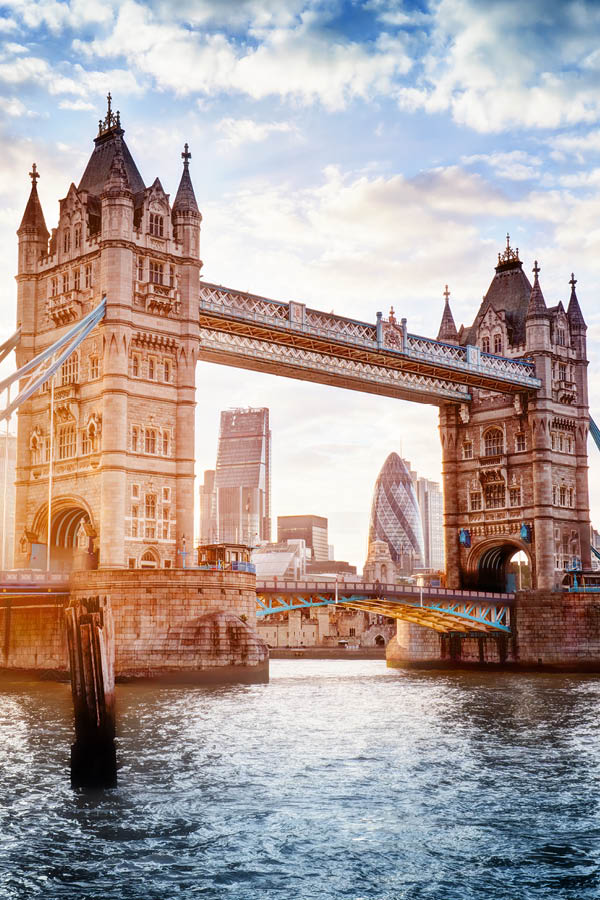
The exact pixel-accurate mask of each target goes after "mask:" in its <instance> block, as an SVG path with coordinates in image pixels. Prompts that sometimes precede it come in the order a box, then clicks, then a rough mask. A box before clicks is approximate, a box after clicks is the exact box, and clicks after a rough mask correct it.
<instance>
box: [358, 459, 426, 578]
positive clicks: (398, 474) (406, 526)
mask: <svg viewBox="0 0 600 900" xmlns="http://www.w3.org/2000/svg"><path fill="white" fill-rule="evenodd" d="M371 541H385V542H386V543H387V545H388V547H389V548H390V554H391V556H392V559H393V560H394V561H395V562H397V563H398V564H399V565H400V566H401V568H403V569H413V568H417V567H419V566H422V565H423V561H424V559H425V553H424V543H423V526H422V522H421V513H420V510H419V503H418V501H417V494H416V491H415V486H414V483H413V479H412V477H411V475H410V472H409V470H408V468H407V466H406V463H405V462H404V460H403V459H400V457H399V456H398V454H397V453H390V455H389V456H388V458H387V459H386V461H385V463H384V464H383V468H382V469H381V472H380V473H379V477H378V478H377V481H376V482H375V491H374V492H373V505H372V506H371V522H370V526H369V542H371Z"/></svg>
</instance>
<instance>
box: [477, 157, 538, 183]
mask: <svg viewBox="0 0 600 900" xmlns="http://www.w3.org/2000/svg"><path fill="white" fill-rule="evenodd" d="M461 161H462V162H463V163H464V164H465V165H473V164H475V163H478V162H482V163H484V164H485V165H487V166H489V167H490V168H491V169H492V170H493V171H494V173H495V174H496V175H497V176H498V178H506V179H508V180H509V181H528V180H530V179H532V178H537V177H539V176H540V166H541V164H542V160H541V158H540V157H539V156H532V155H531V154H530V153H526V152H525V151H524V150H509V151H507V152H505V153H500V152H498V153H476V154H473V155H471V156H463V157H462V160H461Z"/></svg>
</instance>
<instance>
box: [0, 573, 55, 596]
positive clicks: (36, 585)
mask: <svg viewBox="0 0 600 900" xmlns="http://www.w3.org/2000/svg"><path fill="white" fill-rule="evenodd" d="M68 587H69V575H68V573H66V572H43V571H40V570H39V569H9V570H7V571H5V572H2V571H0V591H7V590H13V589H16V590H27V589H28V588H29V589H32V590H38V591H39V590H44V589H56V590H61V589H62V590H64V589H66V588H68Z"/></svg>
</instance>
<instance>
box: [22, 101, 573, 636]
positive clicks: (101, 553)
mask: <svg viewBox="0 0 600 900" xmlns="http://www.w3.org/2000/svg"><path fill="white" fill-rule="evenodd" d="M182 157H183V171H182V174H181V180H180V183H179V186H178V189H177V192H176V195H175V200H174V201H173V203H171V201H170V197H169V195H168V194H167V193H166V192H165V190H164V188H163V186H162V184H161V182H160V180H159V178H155V180H154V181H153V182H152V183H151V184H150V185H149V186H147V185H146V183H145V181H144V180H143V179H142V176H141V175H140V173H139V171H138V169H137V166H136V164H135V161H134V160H133V157H132V156H131V153H130V151H129V149H128V147H127V145H126V143H125V140H124V129H123V127H122V125H121V121H120V117H119V116H118V114H117V115H115V114H114V113H113V112H112V110H111V108H110V106H109V109H108V112H107V115H106V118H105V119H104V120H103V121H101V123H100V127H99V131H98V134H97V136H96V138H95V139H94V150H93V152H92V154H91V157H90V159H89V162H88V164H87V167H86V169H85V171H84V173H83V176H82V177H81V179H80V181H79V183H78V185H77V186H76V185H75V184H74V183H72V184H71V185H70V187H69V190H68V192H67V195H66V197H65V198H64V199H62V200H61V201H60V214H59V219H58V224H57V227H56V228H53V229H52V232H51V233H50V232H49V231H48V229H47V227H46V223H45V218H44V214H43V211H42V207H41V203H40V200H39V197H38V193H37V180H38V178H39V173H38V172H37V170H36V167H35V166H34V167H33V170H32V172H31V173H30V175H31V179H32V184H31V193H30V197H29V200H28V203H27V206H26V209H25V212H24V215H23V219H22V221H21V224H20V227H19V229H18V232H17V234H18V240H19V262H18V275H17V323H16V324H17V329H18V331H17V333H16V336H15V339H14V341H13V344H14V345H15V346H16V355H17V364H18V366H20V367H26V366H27V365H29V364H30V363H31V362H32V360H34V359H36V358H38V357H44V356H45V357H46V358H47V359H49V358H50V357H52V358H53V359H54V362H55V368H56V363H57V359H58V358H57V356H56V352H55V351H56V347H57V342H60V341H61V340H64V339H65V337H66V336H67V335H69V334H70V332H71V330H72V329H73V328H74V327H78V326H81V328H80V331H79V332H78V333H79V338H78V340H77V343H76V344H73V345H70V348H71V350H70V353H69V354H67V356H66V357H65V358H64V359H63V360H62V362H61V359H62V358H61V359H58V363H59V367H58V368H57V373H56V375H55V377H54V384H53V387H51V388H50V387H49V385H50V381H49V380H48V378H44V377H42V378H41V381H36V382H31V381H30V382H29V388H31V386H32V384H33V387H34V388H35V389H34V390H33V391H32V392H30V395H29V394H28V395H27V396H26V397H25V396H24V394H23V391H21V394H20V401H19V409H18V414H19V415H18V454H17V484H16V494H17V500H16V541H17V545H16V565H17V567H18V568H22V569H26V568H28V567H29V566H31V565H32V564H36V565H38V566H41V567H42V568H47V567H49V568H50V569H52V570H57V569H62V570H65V571H66V570H69V569H81V568H86V567H87V568H89V569H95V568H99V570H103V569H110V570H115V571H116V570H128V569H165V568H173V569H174V568H176V567H177V566H178V565H179V564H180V562H181V559H182V553H183V552H186V551H185V545H186V542H187V544H188V547H189V545H190V543H191V540H192V535H193V519H194V429H195V422H194V406H195V389H196V382H195V370H196V363H197V361H198V360H208V361H212V362H217V363H222V364H226V365H232V366H238V367H241V368H247V369H257V370H260V371H267V372H272V373H273V374H277V375H283V376H287V377H291V378H296V379H305V380H310V381H316V382H319V383H323V384H330V385H335V386H339V387H344V388H347V389H350V390H359V391H366V392H369V393H374V394H383V395H386V396H391V397H398V398H402V399H409V400H412V401H416V402H425V403H430V404H434V405H436V406H438V407H439V423H440V425H439V428H440V437H441V444H442V460H443V489H444V534H445V546H446V560H447V573H446V587H447V588H448V589H451V590H455V591H461V590H462V591H464V590H467V591H479V592H483V595H484V596H488V595H490V593H491V594H496V593H505V592H506V578H505V572H506V567H507V564H508V562H509V560H510V558H511V557H512V556H513V555H514V554H515V553H516V552H517V551H523V552H524V553H525V554H526V556H527V558H528V560H529V563H530V567H531V573H532V583H533V588H534V589H535V590H538V591H552V590H554V589H555V588H556V587H557V585H559V584H560V579H561V576H562V571H563V569H564V566H565V564H566V563H567V562H568V561H570V560H572V559H573V558H574V557H576V558H578V559H580V560H581V561H582V564H583V566H584V567H589V565H590V517H589V501H588V482H587V434H588V425H589V410H588V394H587V351H586V324H585V321H584V318H583V315H582V313H581V309H580V306H579V302H578V298H577V294H576V290H575V285H576V280H575V278H574V277H573V276H571V280H570V282H569V286H570V295H569V297H568V299H567V298H565V302H564V303H563V302H562V300H558V301H557V302H555V303H553V304H547V303H546V300H545V297H544V294H543V292H542V287H541V283H540V279H539V273H540V268H539V266H538V265H537V262H536V263H535V265H534V267H533V276H534V277H533V283H531V282H530V281H529V278H528V277H527V275H526V274H525V271H524V270H523V263H522V260H521V258H520V255H519V251H518V249H513V248H512V247H511V245H510V240H509V239H508V237H507V243H506V248H505V249H503V251H502V252H501V253H499V254H498V260H497V263H496V265H495V266H494V274H493V277H492V280H491V283H490V285H489V287H488V289H487V292H486V293H485V296H484V298H483V301H482V303H481V304H480V306H479V309H478V310H477V311H476V312H475V317H474V320H473V323H472V324H471V325H469V326H461V327H460V328H457V327H456V325H455V322H454V318H453V315H452V311H451V308H450V302H449V292H448V290H447V289H446V292H445V305H444V309H443V313H442V318H441V324H440V328H439V331H438V334H437V335H436V336H435V337H422V336H419V335H415V334H412V333H411V332H410V331H409V330H408V323H407V321H406V319H404V318H401V319H400V321H398V320H397V318H396V315H395V313H394V310H393V309H392V310H390V313H389V314H388V315H387V317H385V316H384V315H383V314H382V313H381V312H376V313H375V316H374V321H373V322H366V321H358V320H355V319H351V318H347V317H344V316H340V315H334V314H333V313H326V312H323V311H321V310H317V309H312V308H309V307H307V306H306V305H305V304H303V303H300V302H297V301H295V300H291V299H290V300H287V301H285V302H284V301H278V300H270V299H267V298H264V297H260V296H257V295H254V294H249V293H246V292H242V291H238V290H235V289H232V288H229V287H224V286H221V285H216V284H213V283H209V282H207V281H204V280H203V279H202V278H201V269H202V266H203V263H202V261H201V259H200V232H201V222H202V216H201V213H200V210H199V207H198V204H197V201H196V196H195V192H194V188H193V185H192V180H191V175H190V159H191V154H190V153H189V150H188V147H187V145H186V146H185V149H184V152H183V153H182ZM565 281H566V278H565ZM103 298H105V299H103ZM94 316H96V318H95V319H94ZM89 322H92V323H93V325H92V328H91V330H90V331H89V332H88V331H87V330H85V329H84V327H83V323H89ZM85 327H86V328H87V325H86V326H85ZM44 371H45V372H46V375H48V372H49V371H50V370H49V368H48V367H46V369H45V370H44ZM42 382H45V383H42ZM26 386H27V385H25V384H24V383H23V382H22V383H21V388H22V389H24V387H26ZM26 393H27V392H26ZM13 404H14V401H13ZM251 512H252V513H253V512H254V511H253V510H251ZM48 554H49V555H48ZM438 612H439V611H438ZM452 615H453V614H452ZM419 616H420V617H421V618H420V620H419V621H420V623H421V624H427V623H428V622H429V623H430V625H431V627H432V628H433V629H435V624H434V623H435V621H436V619H435V616H434V611H433V608H431V610H430V615H429V619H427V615H424V614H423V613H419ZM405 618H406V617H405ZM399 627H400V626H399ZM407 627H408V628H409V629H410V628H414V627H416V626H415V625H414V624H413V623H412V621H411V622H410V623H408V624H407Z"/></svg>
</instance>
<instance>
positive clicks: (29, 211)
mask: <svg viewBox="0 0 600 900" xmlns="http://www.w3.org/2000/svg"><path fill="white" fill-rule="evenodd" d="M29 177H30V178H31V192H30V194H29V200H28V201H27V206H26V207H25V212H24V213H23V218H22V220H21V224H20V225H19V230H18V231H17V234H21V233H23V232H29V233H33V232H35V233H37V235H38V236H39V238H40V239H41V240H44V241H47V240H48V238H49V237H50V235H49V233H48V229H47V228H46V222H45V220H44V213H43V211H42V204H41V203H40V198H39V197H38V192H37V182H38V178H39V177H40V173H39V172H38V170H37V166H36V164H35V163H33V165H32V166H31V172H30V173H29Z"/></svg>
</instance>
